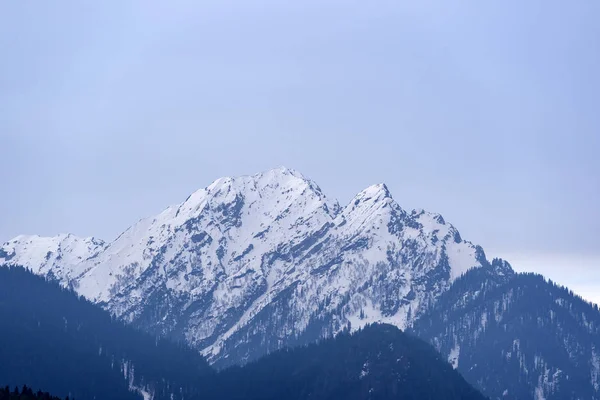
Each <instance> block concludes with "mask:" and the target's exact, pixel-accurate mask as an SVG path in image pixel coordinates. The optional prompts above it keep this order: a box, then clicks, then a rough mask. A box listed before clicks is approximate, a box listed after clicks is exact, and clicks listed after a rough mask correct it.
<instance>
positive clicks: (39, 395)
mask: <svg viewBox="0 0 600 400" xmlns="http://www.w3.org/2000/svg"><path fill="white" fill-rule="evenodd" d="M0 400H61V399H60V398H59V397H54V396H51V395H50V394H49V393H47V392H42V391H37V392H34V391H33V390H32V389H31V388H28V387H27V386H23V387H22V388H20V389H19V387H18V386H15V388H14V389H13V390H10V388H9V387H8V386H7V387H5V388H0ZM65 400H74V399H69V397H67V398H66V399H65Z"/></svg>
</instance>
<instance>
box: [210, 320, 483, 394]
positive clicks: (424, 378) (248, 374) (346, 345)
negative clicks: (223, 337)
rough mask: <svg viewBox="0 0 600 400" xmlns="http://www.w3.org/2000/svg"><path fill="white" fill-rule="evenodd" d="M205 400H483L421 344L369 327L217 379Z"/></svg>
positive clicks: (384, 328)
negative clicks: (212, 390)
mask: <svg viewBox="0 0 600 400" xmlns="http://www.w3.org/2000/svg"><path fill="white" fill-rule="evenodd" d="M214 383H215V385H213V386H212V387H213V388H214V392H207V393H205V398H206V399H208V400H209V399H240V400H242V399H243V400H258V399H261V400H278V399H287V400H301V399H312V400H325V399H332V400H333V399H346V400H359V399H360V400H362V399H380V400H385V399H419V400H426V399H446V400H452V399H460V400H483V399H484V396H482V395H481V394H480V393H478V392H477V391H476V390H475V389H473V387H472V386H470V385H469V384H468V383H467V382H466V381H465V380H464V379H463V378H462V377H461V376H460V375H459V374H458V373H457V372H456V371H454V370H453V369H452V367H451V366H450V365H448V364H447V363H446V362H445V360H444V359H442V358H441V357H440V355H439V353H437V352H436V351H435V350H434V349H433V348H432V347H431V346H429V345H427V344H426V343H425V342H423V341H421V340H419V339H417V338H415V337H411V336H408V335H406V334H403V333H402V332H400V331H399V330H398V329H397V328H396V327H394V326H391V325H370V326H367V327H365V328H364V329H362V330H361V331H358V332H356V333H354V334H352V335H350V334H348V333H342V334H339V335H338V336H337V337H335V338H334V339H328V340H323V341H322V342H320V343H318V344H312V345H309V346H306V347H297V348H295V349H292V350H282V351H278V352H275V353H273V354H271V355H268V356H266V357H264V358H261V359H260V360H258V361H256V362H253V363H250V364H248V365H246V366H245V367H242V368H240V367H234V368H231V369H226V370H224V371H222V372H221V373H219V375H218V376H217V378H216V379H215V381H214Z"/></svg>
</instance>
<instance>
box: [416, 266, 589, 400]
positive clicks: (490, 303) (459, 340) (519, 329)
mask: <svg viewBox="0 0 600 400" xmlns="http://www.w3.org/2000/svg"><path fill="white" fill-rule="evenodd" d="M494 264H496V265H501V264H502V263H501V262H500V261H495V262H494ZM412 332H413V333H414V334H416V335H418V336H419V337H420V338H422V339H425V340H427V341H429V342H431V343H432V344H433V345H434V346H435V347H436V348H437V349H438V350H439V351H440V352H441V353H442V354H443V355H445V356H447V357H448V360H449V361H450V362H451V363H452V364H453V365H454V366H455V367H457V368H458V371H459V372H461V373H462V374H463V375H464V377H465V378H466V379H467V380H468V381H469V382H470V383H472V384H473V385H474V386H476V387H478V388H480V389H481V390H483V391H484V392H485V393H486V394H487V395H489V396H490V397H491V398H492V399H507V400H508V399H536V400H539V399H546V400H553V399H556V400H558V399H561V400H568V399H589V400H598V399H600V312H598V306H592V305H591V304H589V303H586V302H585V301H583V300H582V299H581V298H579V297H577V296H575V295H573V293H572V292H570V291H569V290H567V289H566V288H563V287H560V286H557V285H555V284H554V283H552V282H550V281H546V280H544V278H543V277H541V276H539V275H534V274H512V275H507V276H506V277H504V278H503V279H498V278H497V277H496V278H494V276H490V274H485V273H484V270H479V271H471V272H469V273H467V274H466V275H464V276H463V277H461V278H459V279H458V280H457V281H456V282H455V283H454V285H453V287H452V288H451V289H450V290H449V291H448V292H446V293H444V294H443V295H442V296H441V297H440V299H439V300H438V302H437V303H436V305H435V306H434V307H433V308H432V309H431V310H430V312H428V313H427V314H425V315H424V316H422V317H421V318H420V319H419V320H418V321H416V323H415V325H414V327H413V328H412Z"/></svg>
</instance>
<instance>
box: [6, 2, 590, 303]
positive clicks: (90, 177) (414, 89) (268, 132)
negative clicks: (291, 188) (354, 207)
mask: <svg viewBox="0 0 600 400" xmlns="http://www.w3.org/2000/svg"><path fill="white" fill-rule="evenodd" d="M598 20H600V2H598V1H597V0H581V1H573V2H565V1H562V0H560V1H558V0H528V1H517V0H508V1H502V2H500V1H498V2H482V1H478V0H470V1H456V2H448V1H442V0H439V1H438V0H427V1H418V2H417V1H411V2H408V1H406V2H402V1H374V2H364V1H341V0H339V1H326V0H320V1H316V0H307V1H302V2H281V1H256V0H246V1H241V0H240V1H202V2H197V1H191V0H190V1H184V0H178V1H171V2H157V1H141V0H140V1H130V2H127V1H116V0H115V1H102V2H91V1H89V2H88V1H81V0H71V1H67V0H65V1H57V2H40V1H27V0H18V1H4V2H1V3H0V139H1V141H0V148H1V150H2V153H1V157H0V168H2V171H3V172H4V182H3V185H2V187H3V189H4V190H3V195H2V196H0V209H2V210H4V211H3V216H2V219H1V223H0V241H4V240H7V239H9V238H11V237H12V236H15V235H17V234H20V233H40V234H44V235H53V234H57V233H59V232H72V233H75V234H78V235H82V236H87V235H95V236H98V237H101V238H103V239H105V240H110V239H113V238H114V237H116V235H117V234H118V233H119V232H120V231H122V230H123V229H125V228H126V227H127V226H129V225H130V224H131V223H133V222H134V221H136V220H137V219H138V218H140V217H143V216H148V215H152V214H155V213H157V212H158V211H160V210H161V209H163V208H164V207H166V206H167V205H169V204H172V203H177V202H180V201H182V200H183V199H185V197H186V196H187V194H189V193H190V192H192V191H194V190H195V189H197V188H200V187H204V186H206V185H207V184H209V183H210V182H211V181H212V180H213V179H215V178H217V177H220V176H224V175H240V174H249V173H254V172H258V171H261V170H264V169H268V168H271V167H274V166H278V165H286V166H288V167H291V168H295V169H297V170H299V171H301V172H303V173H304V174H305V175H307V176H309V177H310V178H312V179H314V180H315V181H316V182H317V183H318V184H319V185H320V186H321V187H322V189H323V190H324V191H325V192H326V193H328V194H329V195H330V196H332V197H336V198H338V199H339V200H340V202H342V203H345V202H347V201H349V200H350V198H351V197H352V196H353V195H354V194H355V193H357V192H358V191H360V190H361V189H363V188H364V187H366V186H368V185H370V184H373V183H378V182H385V183H387V184H388V186H389V188H390V190H391V192H392V194H393V195H394V197H395V198H396V200H397V201H398V202H399V203H400V204H401V205H402V206H403V207H405V208H407V209H411V208H425V209H428V210H431V211H437V212H440V213H442V214H443V215H444V216H445V218H446V219H447V220H449V221H451V222H452V223H453V224H454V225H456V226H457V227H458V228H459V229H460V231H461V233H462V235H463V237H465V238H467V239H469V240H471V241H473V242H475V243H479V244H481V245H482V246H484V248H485V249H486V250H487V253H488V254H489V255H491V256H495V255H499V256H506V258H508V259H509V261H511V258H512V259H513V264H515V267H516V268H517V269H528V270H535V271H538V272H543V273H546V274H548V275H550V276H551V277H552V278H554V279H556V280H558V281H559V282H564V283H567V284H569V285H570V286H572V287H573V288H575V290H577V291H579V292H581V293H586V296H587V297H588V298H594V299H596V300H597V301H600V295H597V297H594V296H595V295H596V294H597V293H600V234H599V233H598V226H599V225H600V211H599V207H598V204H599V203H600V201H599V199H600V158H599V152H600V112H598V110H599V109H600V73H599V72H598V71H600V24H598V23H597V21H598ZM514 260H518V263H515V261H514ZM549 260H552V262H553V263H554V265H553V266H551V265H550V264H551V262H550V261H549ZM557 260H560V261H557ZM589 293H591V294H589Z"/></svg>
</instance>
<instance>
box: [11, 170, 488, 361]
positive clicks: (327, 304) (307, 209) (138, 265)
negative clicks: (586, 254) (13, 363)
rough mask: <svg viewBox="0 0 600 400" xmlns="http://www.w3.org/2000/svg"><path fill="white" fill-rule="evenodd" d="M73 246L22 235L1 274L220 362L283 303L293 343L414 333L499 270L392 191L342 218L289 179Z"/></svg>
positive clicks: (211, 190) (235, 184) (302, 183)
mask: <svg viewBox="0 0 600 400" xmlns="http://www.w3.org/2000/svg"><path fill="white" fill-rule="evenodd" d="M61 237H62V236H61ZM66 237H68V238H70V239H69V240H70V241H72V242H73V243H71V242H70V241H69V242H66V243H64V244H63V241H64V239H63V240H58V239H56V238H41V237H37V236H29V237H25V236H20V237H17V238H15V239H12V240H10V241H8V242H6V243H5V244H4V245H3V246H2V247H1V250H0V263H4V264H8V265H10V264H20V265H24V266H25V267H27V268H29V269H31V270H32V271H33V272H35V273H38V274H42V275H47V276H50V277H52V278H54V279H56V280H58V281H59V282H61V283H62V284H63V285H65V286H70V287H72V288H73V289H75V290H76V291H77V292H78V293H79V294H81V295H83V296H85V297H86V298H88V299H90V300H92V301H94V302H96V303H98V304H100V305H102V306H103V307H105V308H107V309H108V310H110V311H111V312H113V313H115V314H116V315H117V316H119V317H120V318H122V319H123V320H125V321H127V322H132V323H134V324H135V325H137V326H140V327H142V328H144V329H147V330H150V331H151V332H153V333H158V334H161V335H170V334H173V335H175V336H177V337H179V338H185V339H186V340H187V341H188V342H189V343H190V344H192V345H193V346H196V347H197V348H199V349H201V350H203V353H204V354H205V355H206V356H207V357H209V359H211V360H212V361H216V360H218V359H220V358H222V355H221V354H220V353H221V350H222V348H223V347H228V345H227V344H226V342H228V341H230V338H231V337H232V336H235V334H236V332H237V331H239V330H240V329H242V328H244V327H245V326H247V325H248V324H251V323H252V320H253V319H254V318H255V317H256V316H257V315H259V314H260V312H261V311H262V310H263V309H265V307H267V306H268V305H269V304H271V302H272V301H273V300H274V299H281V298H282V296H288V297H289V299H288V300H286V301H288V302H290V304H292V303H293V304H292V308H293V310H290V311H291V312H292V313H293V314H294V315H295V319H294V320H291V319H289V320H287V321H283V319H282V320H280V321H279V322H280V323H281V326H280V327H279V329H280V330H282V332H280V333H281V336H283V337H292V336H297V335H298V334H301V333H302V332H304V331H306V329H308V327H309V325H310V326H315V325H314V321H323V320H329V322H328V323H327V324H328V326H327V327H325V326H322V327H321V328H320V329H321V330H322V331H323V332H321V333H320V334H319V335H328V334H331V333H335V332H339V331H340V330H341V329H343V328H344V327H345V326H347V325H348V324H350V325H351V327H352V329H357V328H359V327H360V326H364V325H365V324H367V323H372V322H387V323H391V324H394V325H396V326H399V327H400V328H405V327H406V326H408V325H409V324H410V323H411V321H412V320H413V319H414V318H415V317H416V316H417V315H418V314H419V313H420V312H422V310H424V309H425V308H426V307H427V306H428V305H429V304H431V303H432V302H433V301H434V300H435V298H436V297H437V296H438V295H439V294H440V293H442V292H443V291H445V290H446V289H447V288H448V287H449V286H450V284H451V283H452V281H453V280H455V279H456V278H457V277H458V276H460V275H461V274H463V273H464V272H466V271H467V270H468V269H470V268H479V267H482V266H483V265H485V264H486V263H487V260H486V258H485V254H484V252H483V249H481V247H479V246H475V245H473V244H472V243H471V242H467V241H464V240H463V239H462V238H461V236H460V234H459V233H458V231H457V230H456V228H454V226H452V225H450V224H448V223H446V221H445V220H444V219H443V217H441V215H439V214H434V213H428V212H425V211H418V210H413V211H411V212H407V211H405V210H404V209H403V208H402V207H400V205H398V203H397V202H396V201H395V200H394V199H393V197H392V195H391V193H390V191H389V189H388V188H387V186H386V185H385V184H381V183H380V184H375V185H371V186H369V187H367V188H366V189H364V190H362V191H361V192H359V193H358V194H357V195H356V196H355V197H354V198H353V199H352V200H351V201H350V202H349V203H348V204H347V205H345V206H340V204H339V202H337V201H336V200H332V199H329V198H328V197H327V196H326V195H325V194H324V193H323V192H322V191H321V189H320V188H319V186H318V185H317V184H316V183H314V182H313V181H311V180H310V179H307V178H305V177H304V175H302V174H300V173H299V172H297V171H295V170H292V169H289V168H285V167H281V168H277V169H273V170H269V171H265V172H262V173H258V174H254V175H246V176H241V177H224V178H219V179H217V180H215V181H214V182H212V183H211V184H210V185H208V186H207V187H205V188H203V189H199V190H197V191H195V192H193V193H192V194H190V195H189V196H188V197H187V199H186V200H185V201H184V202H182V203H180V204H177V205H174V206H170V207H167V208H166V209H164V210H163V211H162V212H161V213H159V214H158V215H156V216H154V217H149V218H144V219H141V220H139V221H138V222H137V223H135V224H134V225H132V226H131V227H130V228H128V229H127V230H125V231H124V232H123V233H122V234H121V235H119V236H118V237H117V238H116V239H115V240H114V241H112V242H109V243H105V242H102V241H100V240H97V239H91V238H90V239H79V240H78V239H75V237H74V236H72V235H67V236H66ZM74 249H77V251H75V250H74ZM340 313H341V314H342V316H341V318H337V317H335V318H334V317H333V315H334V314H340ZM253 334H257V332H255V333H253ZM281 345H282V344H281ZM278 347H280V345H277V346H276V348H278ZM248 357H249V358H248V359H251V358H252V357H250V356H248Z"/></svg>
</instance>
